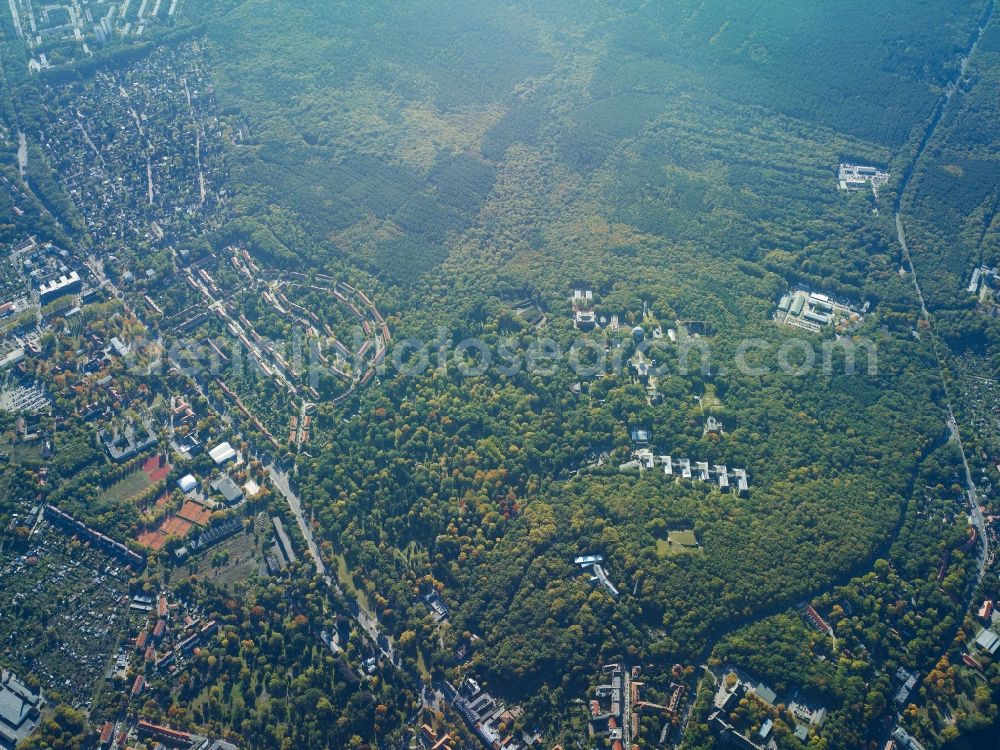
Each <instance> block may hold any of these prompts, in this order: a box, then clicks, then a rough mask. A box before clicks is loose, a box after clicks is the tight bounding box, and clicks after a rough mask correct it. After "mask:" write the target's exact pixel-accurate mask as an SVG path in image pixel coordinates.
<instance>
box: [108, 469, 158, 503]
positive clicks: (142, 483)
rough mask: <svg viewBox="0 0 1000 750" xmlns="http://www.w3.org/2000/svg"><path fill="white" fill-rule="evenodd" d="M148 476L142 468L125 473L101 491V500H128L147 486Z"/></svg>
mask: <svg viewBox="0 0 1000 750" xmlns="http://www.w3.org/2000/svg"><path fill="white" fill-rule="evenodd" d="M149 484H150V483H149V477H147V476H146V472H144V471H143V470H142V469H137V470H136V471H133V472H132V473H131V474H126V475H125V476H124V477H122V478H121V479H119V480H118V481H117V482H115V483H114V484H113V485H111V486H110V487H108V488H107V489H106V490H102V491H101V496H100V499H101V500H102V501H103V500H129V499H131V498H133V497H135V496H136V495H138V494H139V493H140V492H142V491H143V490H145V489H146V488H147V487H149Z"/></svg>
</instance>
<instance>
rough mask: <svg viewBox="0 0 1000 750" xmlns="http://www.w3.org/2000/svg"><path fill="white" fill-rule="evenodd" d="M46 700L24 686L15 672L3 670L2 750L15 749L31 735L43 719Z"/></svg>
mask: <svg viewBox="0 0 1000 750" xmlns="http://www.w3.org/2000/svg"><path fill="white" fill-rule="evenodd" d="M44 705H45V700H44V699H43V698H42V696H41V693H35V692H33V691H32V690H31V689H30V688H28V686H27V685H24V684H23V683H22V682H21V681H20V680H18V679H17V677H15V676H14V673H13V672H9V671H7V670H6V669H5V670H3V673H2V679H0V748H4V750H13V748H14V747H15V746H16V745H17V743H19V742H20V741H21V740H23V739H24V738H25V737H27V736H28V735H29V734H31V733H32V732H33V731H34V730H35V727H36V726H38V721H39V719H40V718H41V710H42V707H43V706H44Z"/></svg>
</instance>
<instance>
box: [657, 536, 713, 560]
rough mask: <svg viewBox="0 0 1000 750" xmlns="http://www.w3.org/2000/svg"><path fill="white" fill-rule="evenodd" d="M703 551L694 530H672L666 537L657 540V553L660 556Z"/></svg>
mask: <svg viewBox="0 0 1000 750" xmlns="http://www.w3.org/2000/svg"><path fill="white" fill-rule="evenodd" d="M701 551H702V549H701V547H699V546H698V539H697V537H695V535H694V532H693V531H671V532H670V533H668V534H667V538H666V539H657V540H656V554H658V555H659V556H660V557H666V556H668V555H679V554H682V553H684V552H701Z"/></svg>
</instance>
